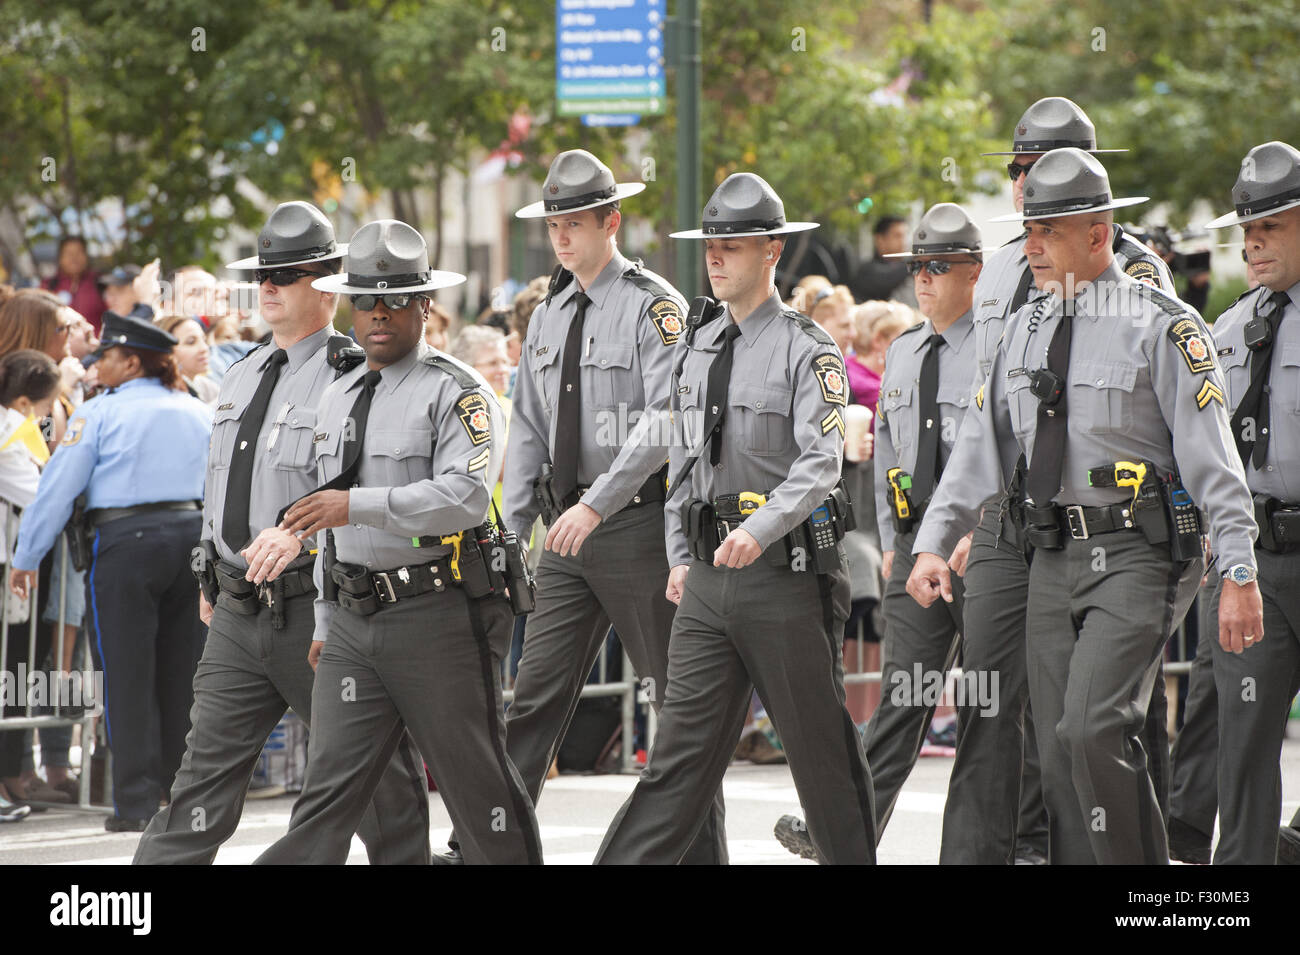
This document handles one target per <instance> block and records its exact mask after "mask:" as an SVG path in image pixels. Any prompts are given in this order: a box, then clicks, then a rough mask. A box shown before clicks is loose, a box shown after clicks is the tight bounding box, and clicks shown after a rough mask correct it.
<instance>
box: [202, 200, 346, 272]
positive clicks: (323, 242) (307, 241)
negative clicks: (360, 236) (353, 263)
mask: <svg viewBox="0 0 1300 955" xmlns="http://www.w3.org/2000/svg"><path fill="white" fill-rule="evenodd" d="M347 251H348V247H347V246H346V245H339V244H338V243H337V242H335V241H334V226H332V225H331V224H330V220H329V219H327V218H325V213H323V212H321V211H320V210H319V209H317V208H316V207H315V206H313V205H312V204H311V203H310V202H299V201H297V200H295V201H293V202H282V203H280V204H279V205H278V206H276V207H275V211H274V212H272V213H271V217H270V218H269V219H267V220H266V225H264V226H262V231H261V232H259V233H258V234H257V255H250V256H249V257H248V258H246V259H240V260H239V261H238V262H231V263H230V264H229V265H227V266H226V268H228V269H230V270H231V271H232V272H251V271H254V270H256V269H284V268H288V267H290V266H292V265H310V264H311V263H312V262H325V261H327V260H329V259H337V258H340V257H341V256H343V255H344V254H345V253H346V252H347Z"/></svg>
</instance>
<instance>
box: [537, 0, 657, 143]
mask: <svg viewBox="0 0 1300 955" xmlns="http://www.w3.org/2000/svg"><path fill="white" fill-rule="evenodd" d="M665 9H666V0H556V4H555V85H556V100H557V105H558V112H559V114H560V115H561V116H590V115H595V114H623V115H626V114H631V113H636V114H650V115H657V114H660V113H663V112H664V109H665V105H666V103H665V100H666V94H667V83H666V81H665V78H664V35H663V31H664V16H665ZM584 122H585V120H584ZM589 125H596V124H589ZM605 125H612V124H605ZM620 125H626V124H625V123H620Z"/></svg>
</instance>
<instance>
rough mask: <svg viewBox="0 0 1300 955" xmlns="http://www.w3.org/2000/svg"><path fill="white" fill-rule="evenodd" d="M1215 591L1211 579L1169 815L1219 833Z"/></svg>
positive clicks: (1203, 592) (1204, 593) (1202, 602)
mask: <svg viewBox="0 0 1300 955" xmlns="http://www.w3.org/2000/svg"><path fill="white" fill-rule="evenodd" d="M1214 590H1215V586H1214V581H1213V580H1211V581H1209V582H1207V583H1206V585H1205V586H1204V587H1202V588H1201V589H1200V592H1199V598H1200V599H1199V600H1198V601H1197V604H1198V607H1199V610H1200V619H1199V623H1200V626H1199V628H1198V630H1199V632H1198V636H1197V641H1196V659H1194V660H1193V661H1192V672H1191V675H1190V677H1189V678H1188V684H1187V703H1186V706H1185V708H1184V710H1183V728H1182V729H1181V730H1180V731H1179V732H1178V740H1177V741H1176V742H1175V743H1174V751H1173V753H1172V755H1171V757H1170V759H1171V762H1172V765H1173V779H1172V783H1171V784H1170V787H1169V819H1170V820H1171V821H1172V820H1174V819H1178V820H1181V821H1182V822H1184V823H1186V824H1187V825H1189V826H1191V827H1192V828H1193V829H1195V830H1196V831H1198V832H1200V833H1203V834H1204V835H1205V836H1206V837H1210V836H1213V835H1214V817H1215V816H1216V815H1217V814H1218V811H1219V791H1218V763H1219V693H1218V690H1217V689H1216V688H1215V686H1214V648H1215V646H1217V645H1218V642H1219V619H1218V616H1217V614H1212V613H1211V607H1212V605H1213V600H1214Z"/></svg>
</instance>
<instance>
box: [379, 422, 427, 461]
mask: <svg viewBox="0 0 1300 955" xmlns="http://www.w3.org/2000/svg"><path fill="white" fill-rule="evenodd" d="M365 450H366V452H367V453H368V454H377V455H382V456H383V457H386V458H393V459H394V460H400V459H402V458H414V457H426V458H427V457H432V455H433V432H432V431H431V430H429V429H422V428H402V429H397V428H382V429H381V428H375V429H374V430H371V431H369V432H368V433H367V434H366V441H365Z"/></svg>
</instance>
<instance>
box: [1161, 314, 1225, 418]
mask: <svg viewBox="0 0 1300 955" xmlns="http://www.w3.org/2000/svg"><path fill="white" fill-rule="evenodd" d="M1165 334H1167V335H1168V336H1169V340H1170V341H1171V342H1173V343H1174V344H1175V345H1177V346H1178V350H1179V351H1180V352H1181V353H1182V356H1183V361H1185V362H1187V368H1188V370H1190V371H1191V373H1192V374H1193V375H1199V374H1200V373H1201V372H1203V371H1209V370H1211V369H1212V368H1213V367H1214V357H1213V356H1212V355H1211V354H1210V346H1209V345H1207V344H1206V343H1205V337H1204V336H1203V335H1202V334H1201V326H1200V323H1198V322H1197V321H1196V320H1195V319H1193V318H1191V317H1190V316H1189V317H1184V318H1180V319H1178V320H1177V321H1175V322H1174V323H1173V324H1172V325H1170V326H1169V331H1168V332H1166V333H1165ZM1202 390H1204V389H1202ZM1220 399H1222V395H1220ZM1202 407H1204V405H1202Z"/></svg>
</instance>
